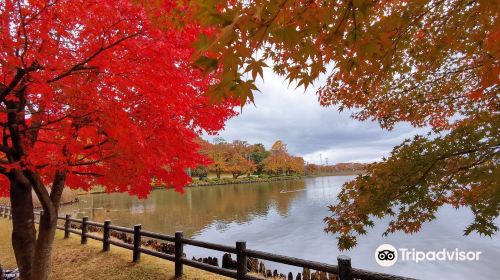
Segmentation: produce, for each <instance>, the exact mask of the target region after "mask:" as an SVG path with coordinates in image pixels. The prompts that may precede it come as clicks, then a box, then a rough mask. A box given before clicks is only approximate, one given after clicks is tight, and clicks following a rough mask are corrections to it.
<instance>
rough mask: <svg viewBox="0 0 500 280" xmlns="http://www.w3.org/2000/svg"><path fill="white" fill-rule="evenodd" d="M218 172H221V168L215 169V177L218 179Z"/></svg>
mask: <svg viewBox="0 0 500 280" xmlns="http://www.w3.org/2000/svg"><path fill="white" fill-rule="evenodd" d="M220 173H221V170H220V169H218V168H217V169H215V175H217V179H220Z"/></svg>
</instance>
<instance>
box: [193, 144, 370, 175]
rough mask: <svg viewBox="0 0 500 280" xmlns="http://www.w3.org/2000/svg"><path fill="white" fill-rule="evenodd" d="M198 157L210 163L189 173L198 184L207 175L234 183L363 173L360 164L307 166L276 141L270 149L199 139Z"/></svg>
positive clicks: (260, 146) (362, 166)
mask: <svg viewBox="0 0 500 280" xmlns="http://www.w3.org/2000/svg"><path fill="white" fill-rule="evenodd" d="M199 144H200V146H201V153H202V154H204V155H205V156H207V157H208V158H209V159H210V163H209V164H207V165H202V164H200V165H198V166H197V167H196V168H195V169H193V170H191V176H192V177H197V178H199V179H200V180H201V179H204V178H206V177H208V174H209V173H213V174H215V176H216V177H217V178H220V177H221V175H222V174H224V173H229V174H231V175H232V177H233V178H234V179H237V178H238V177H240V176H244V175H246V176H250V175H262V176H266V175H267V176H291V175H318V174H332V173H337V172H356V171H360V170H363V169H364V168H365V167H366V165H365V164H362V163H338V164H335V165H317V164H312V163H311V164H307V163H306V162H305V161H304V159H303V158H302V157H298V156H293V155H290V154H289V153H288V150H287V147H286V144H285V143H283V141H281V140H277V141H276V142H275V143H274V144H273V145H272V146H271V149H269V150H266V147H265V146H264V145H263V144H261V143H258V144H249V143H248V142H246V141H241V140H235V141H233V142H227V141H226V140H224V139H223V138H215V139H214V141H213V142H212V143H210V142H208V141H205V140H203V139H199Z"/></svg>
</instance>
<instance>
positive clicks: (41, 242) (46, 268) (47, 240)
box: [32, 211, 57, 280]
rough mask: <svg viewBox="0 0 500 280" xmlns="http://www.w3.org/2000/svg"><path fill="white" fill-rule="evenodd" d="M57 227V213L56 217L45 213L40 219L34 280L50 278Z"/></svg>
mask: <svg viewBox="0 0 500 280" xmlns="http://www.w3.org/2000/svg"><path fill="white" fill-rule="evenodd" d="M56 226H57V211H56V215H55V217H53V216H52V217H51V216H50V215H47V214H45V213H44V215H43V216H42V217H40V225H39V227H38V239H37V241H36V246H35V254H34V259H33V265H32V280H45V279H48V278H49V273H50V265H51V255H52V245H53V243H54V236H55V232H56Z"/></svg>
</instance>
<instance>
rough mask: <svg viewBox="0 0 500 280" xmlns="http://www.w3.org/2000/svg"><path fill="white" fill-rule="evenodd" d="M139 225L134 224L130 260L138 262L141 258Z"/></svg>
mask: <svg viewBox="0 0 500 280" xmlns="http://www.w3.org/2000/svg"><path fill="white" fill-rule="evenodd" d="M141 227H142V226H141V225H135V226H134V252H133V254H132V261H133V262H138V261H139V260H140V259H141Z"/></svg>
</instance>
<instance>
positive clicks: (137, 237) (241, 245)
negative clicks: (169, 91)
mask: <svg viewBox="0 0 500 280" xmlns="http://www.w3.org/2000/svg"><path fill="white" fill-rule="evenodd" d="M34 215H35V216H40V217H41V216H42V215H43V211H40V212H35V213H34ZM0 216H1V217H3V218H9V219H12V211H11V208H10V207H9V206H1V205H0ZM58 219H59V220H62V221H64V226H59V225H58V226H57V228H58V229H60V230H63V231H64V238H69V237H70V234H71V233H73V234H77V235H80V238H81V241H80V242H81V244H87V240H88V238H91V239H95V240H98V241H101V242H102V250H103V251H105V252H107V251H109V250H110V247H111V245H114V246H118V247H121V248H125V249H128V250H131V251H132V261H133V262H139V261H140V259H141V254H146V255H151V256H154V257H158V258H161V259H165V260H168V261H172V262H174V263H175V277H176V278H181V277H182V275H183V266H184V265H187V266H191V267H195V268H198V269H202V270H205V271H209V272H212V273H216V274H219V275H223V276H227V277H230V278H234V279H238V280H243V279H245V280H257V279H263V278H261V277H257V276H254V275H251V274H247V259H248V258H249V257H252V258H256V259H263V260H267V261H271V262H277V263H282V264H287V265H292V266H297V267H302V268H308V269H312V270H316V271H322V272H325V273H330V274H335V275H337V279H339V280H353V279H362V280H411V279H412V278H406V277H401V276H397V275H391V274H384V273H377V272H373V271H367V270H362V269H356V268H351V259H350V258H349V257H347V256H338V257H337V265H332V264H327V263H321V262H315V261H308V260H304V259H299V258H293V257H288V256H283V255H277V254H272V253H267V252H262V251H256V250H250V249H247V248H246V242H245V241H237V242H236V244H235V246H234V247H233V246H227V245H221V244H216V243H209V242H204V241H199V240H193V239H188V238H184V237H183V234H182V232H180V231H178V232H176V233H175V235H174V236H169V235H164V234H161V233H156V232H150V231H145V230H142V227H141V225H136V226H134V228H127V227H121V226H115V225H112V224H111V221H110V220H106V221H104V223H98V222H94V221H89V218H88V217H83V218H82V219H75V218H72V217H71V215H68V214H67V215H65V216H59V217H58ZM35 222H37V223H38V221H37V220H36V219H35ZM73 223H78V224H80V225H81V230H76V229H73V228H72V224H73ZM89 226H93V227H98V228H102V229H103V230H102V236H97V235H94V234H91V233H89ZM111 230H113V231H116V232H122V233H128V234H131V235H133V242H132V245H131V244H127V243H125V242H121V241H116V240H113V239H111V234H110V232H111ZM142 237H149V238H153V239H157V240H163V241H168V242H173V243H174V247H175V250H174V255H169V254H166V253H162V252H158V251H153V250H149V249H147V248H143V247H141V238H142ZM184 245H191V246H196V247H201V248H205V249H211V250H217V251H221V252H225V253H231V254H236V262H237V263H236V270H230V269H226V268H220V267H218V266H213V265H209V264H205V263H202V262H198V261H194V260H189V259H187V258H185V257H184ZM289 279H290V276H289Z"/></svg>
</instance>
